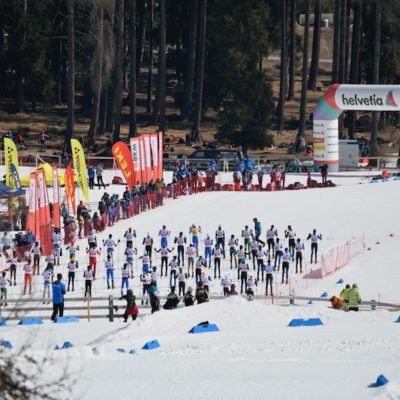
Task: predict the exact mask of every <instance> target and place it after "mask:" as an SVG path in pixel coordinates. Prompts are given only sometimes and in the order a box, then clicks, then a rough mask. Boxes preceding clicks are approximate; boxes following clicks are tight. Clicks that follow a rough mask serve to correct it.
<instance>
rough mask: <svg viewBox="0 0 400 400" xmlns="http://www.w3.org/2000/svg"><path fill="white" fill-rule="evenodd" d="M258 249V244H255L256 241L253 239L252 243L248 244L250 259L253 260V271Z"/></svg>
mask: <svg viewBox="0 0 400 400" xmlns="http://www.w3.org/2000/svg"><path fill="white" fill-rule="evenodd" d="M258 247H259V243H258V242H257V240H255V239H253V241H252V242H251V244H250V250H251V258H252V259H253V269H254V270H255V269H256V260H257V252H258Z"/></svg>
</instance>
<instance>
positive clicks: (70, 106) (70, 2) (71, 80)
mask: <svg viewBox="0 0 400 400" xmlns="http://www.w3.org/2000/svg"><path fill="white" fill-rule="evenodd" d="M67 15H68V19H67V41H68V72H67V74H68V102H67V133H66V135H65V146H64V147H65V148H66V149H68V150H69V149H70V148H71V139H72V134H73V132H74V116H75V36H74V0H67Z"/></svg>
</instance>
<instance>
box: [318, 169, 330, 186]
mask: <svg viewBox="0 0 400 400" xmlns="http://www.w3.org/2000/svg"><path fill="white" fill-rule="evenodd" d="M319 169H320V171H321V177H322V184H323V185H325V184H326V182H327V178H328V164H324V165H322V166H321V167H319Z"/></svg>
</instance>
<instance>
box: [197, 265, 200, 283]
mask: <svg viewBox="0 0 400 400" xmlns="http://www.w3.org/2000/svg"><path fill="white" fill-rule="evenodd" d="M199 282H201V268H196V283H199Z"/></svg>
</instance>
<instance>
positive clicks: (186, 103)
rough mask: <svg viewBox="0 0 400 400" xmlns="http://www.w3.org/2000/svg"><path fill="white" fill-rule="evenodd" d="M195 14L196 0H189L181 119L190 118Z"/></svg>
mask: <svg viewBox="0 0 400 400" xmlns="http://www.w3.org/2000/svg"><path fill="white" fill-rule="evenodd" d="M197 14H198V0H191V1H190V25H189V39H188V49H187V58H186V69H185V82H184V88H183V102H182V110H181V119H182V120H183V121H186V120H188V119H190V117H191V112H192V102H193V88H194V75H195V68H196V39H197Z"/></svg>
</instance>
